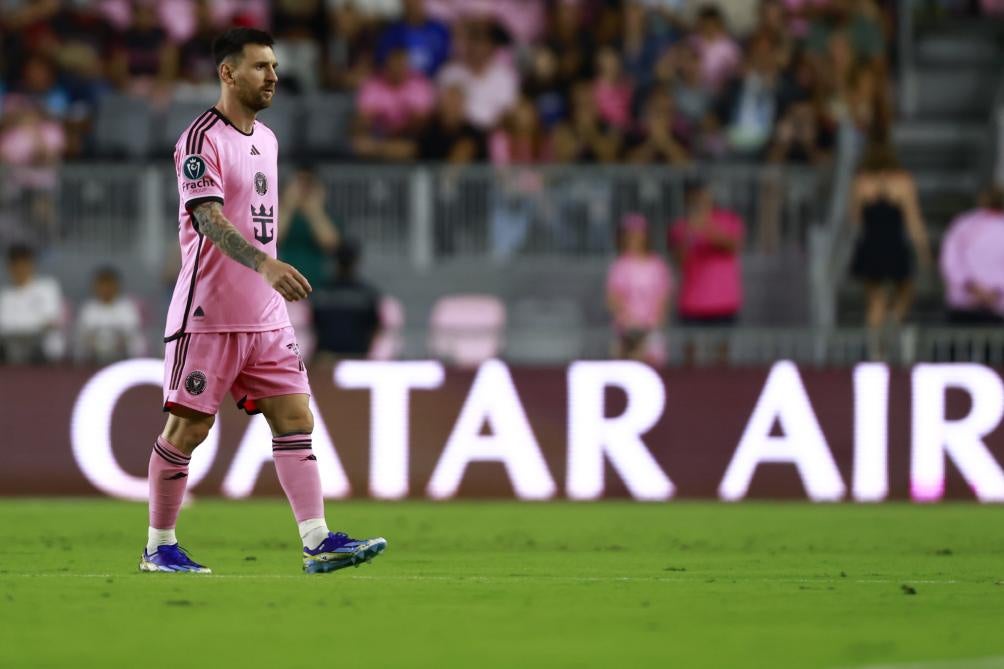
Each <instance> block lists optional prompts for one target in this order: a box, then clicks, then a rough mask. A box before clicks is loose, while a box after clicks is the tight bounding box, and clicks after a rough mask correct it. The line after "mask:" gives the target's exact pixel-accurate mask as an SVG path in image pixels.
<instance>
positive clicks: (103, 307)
mask: <svg viewBox="0 0 1004 669" xmlns="http://www.w3.org/2000/svg"><path fill="white" fill-rule="evenodd" d="M92 291H93V297H91V299H90V300H88V301H87V302H85V303H84V306H83V307H81V309H80V317H79V318H78V319H77V334H76V341H75V344H74V356H73V357H74V359H76V361H77V362H82V363H94V364H106V363H109V362H114V361H116V360H122V359H124V358H135V357H138V356H141V355H143V353H144V352H145V351H146V342H145V341H144V340H143V329H142V326H143V322H142V317H141V315H140V311H139V308H138V307H137V306H136V303H135V302H134V301H133V300H131V299H130V298H128V297H126V296H125V295H122V287H121V280H120V277H119V273H118V271H117V270H116V269H115V268H114V267H101V268H99V269H98V270H97V271H96V272H95V273H94V282H93V284H92Z"/></svg>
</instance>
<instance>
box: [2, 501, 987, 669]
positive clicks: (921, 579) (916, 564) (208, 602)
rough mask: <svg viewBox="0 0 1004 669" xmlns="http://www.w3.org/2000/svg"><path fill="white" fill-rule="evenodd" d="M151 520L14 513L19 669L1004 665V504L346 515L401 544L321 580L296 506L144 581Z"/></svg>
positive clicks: (199, 541)
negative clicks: (305, 559)
mask: <svg viewBox="0 0 1004 669" xmlns="http://www.w3.org/2000/svg"><path fill="white" fill-rule="evenodd" d="M145 513H146V512H145V507H144V506H143V505H138V504H126V503H119V502H113V501H91V500H88V501H83V500H69V501H42V500H37V501H36V500H32V501H16V500H5V501H3V502H0V667H3V668H4V669H7V668H11V669H15V668H17V669H20V668H22V667H59V668H63V667H102V668H104V667H110V668H117V667H137V668H138V667H144V668H151V667H167V666H170V667H178V668H185V669H188V668H201V667H213V668H228V667H270V668H273V667H274V668H276V669H284V668H292V667H311V668H313V667H343V666H353V667H356V666H359V667H362V666H364V667H367V668H368V669H369V668H374V667H440V668H451V667H475V668H477V669H487V668H489V667H621V666H631V667H684V668H690V667H716V668H718V667H773V668H780V667H799V668H803V667H847V668H850V667H886V666H890V667H938V668H947V667H997V666H1004V509H1000V508H991V507H979V506H975V505H944V506H926V507H919V506H905V505H882V506H853V505H839V506H810V505H805V504H790V505H784V504H741V505H725V504H693V503H671V504H664V505H646V504H633V503H603V504H567V503H557V504H519V503H501V502H500V503H447V504H430V503H414V502H412V503H401V504H378V503H361V502H353V503H345V504H335V503H329V505H328V516H329V520H331V521H335V522H333V524H334V525H338V527H339V528H341V529H345V530H348V531H349V532H350V533H353V534H357V535H369V534H381V535H383V536H386V537H387V539H388V540H389V542H390V546H389V548H388V551H387V553H386V554H385V555H383V556H382V557H380V558H378V559H377V560H376V561H375V562H374V563H373V564H371V565H366V566H363V567H361V568H358V569H348V570H343V571H340V572H336V573H334V574H327V575H320V576H305V575H303V574H301V573H300V571H299V565H300V562H299V555H298V545H297V544H298V542H297V537H296V534H295V526H294V525H293V522H292V519H291V516H290V513H289V511H288V509H287V507H286V505H285V504H284V503H283V502H282V501H280V500H274V501H273V500H268V501H254V502H215V501H200V502H198V503H197V504H195V505H194V506H192V507H191V508H188V509H186V510H185V512H184V513H183V515H182V521H181V524H180V525H179V536H180V537H181V539H182V544H183V545H187V546H188V547H189V548H190V549H191V550H192V552H193V554H194V556H195V557H196V559H198V560H200V561H202V562H204V563H207V564H208V565H210V566H211V567H213V569H214V570H215V572H216V573H215V574H214V575H212V576H195V575H166V574H164V575H161V574H140V573H138V572H136V563H137V557H138V554H139V550H140V547H141V546H142V543H143V540H144V538H145V527H146V517H145ZM948 660H952V661H948ZM946 661H947V662H946Z"/></svg>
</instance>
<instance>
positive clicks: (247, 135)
mask: <svg viewBox="0 0 1004 669" xmlns="http://www.w3.org/2000/svg"><path fill="white" fill-rule="evenodd" d="M209 111H211V112H213V113H214V114H216V115H217V116H218V117H219V118H220V120H221V121H223V122H224V123H226V124H227V125H229V126H230V127H231V128H233V129H234V130H236V131H237V132H239V133H240V134H242V135H244V136H245V137H251V136H252V135H254V125H253V124H254V123H256V122H255V121H253V122H252V126H251V132H244V131H243V130H241V129H240V128H238V127H237V126H235V125H234V124H233V123H231V122H230V119H228V118H227V117H226V116H224V115H223V112H221V111H220V110H219V109H217V108H216V107H215V106H213V107H210V108H209Z"/></svg>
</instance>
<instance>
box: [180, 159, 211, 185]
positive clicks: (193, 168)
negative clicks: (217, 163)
mask: <svg viewBox="0 0 1004 669" xmlns="http://www.w3.org/2000/svg"><path fill="white" fill-rule="evenodd" d="M181 169H182V171H184V173H185V178H186V179H188V180H189V181H195V180H196V179H199V178H200V177H202V175H203V174H205V173H206V163H205V162H204V161H203V160H202V158H200V157H199V156H188V157H187V158H185V162H184V163H183V164H182V168H181Z"/></svg>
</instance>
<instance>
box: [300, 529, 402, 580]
mask: <svg viewBox="0 0 1004 669" xmlns="http://www.w3.org/2000/svg"><path fill="white" fill-rule="evenodd" d="M386 548H387V540H386V539H384V538H383V537H377V538H376V539H352V538H351V537H349V536H348V535H347V534H344V533H342V532H328V538H327V539H325V540H324V541H322V542H321V545H320V546H318V547H317V548H314V549H310V548H307V547H306V546H304V547H303V571H305V572H306V573H308V574H324V573H327V572H329V571H337V570H338V569H345V568H346V567H358V566H359V565H361V564H363V563H364V562H369V561H370V560H372V559H373V558H375V557H376V556H377V555H380V553H383V552H384V550H386Z"/></svg>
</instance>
